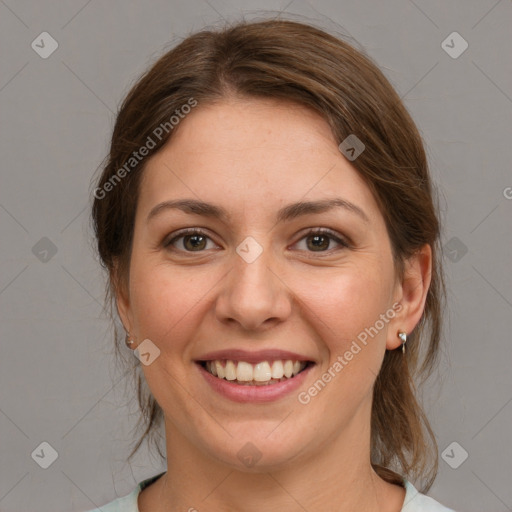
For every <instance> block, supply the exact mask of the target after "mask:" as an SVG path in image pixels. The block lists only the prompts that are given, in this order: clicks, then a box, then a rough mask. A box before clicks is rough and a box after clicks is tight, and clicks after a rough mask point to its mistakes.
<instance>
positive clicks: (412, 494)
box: [87, 473, 455, 512]
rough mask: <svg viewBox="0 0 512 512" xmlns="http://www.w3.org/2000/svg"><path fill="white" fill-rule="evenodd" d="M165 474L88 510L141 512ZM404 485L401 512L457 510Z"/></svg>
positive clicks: (444, 511)
mask: <svg viewBox="0 0 512 512" xmlns="http://www.w3.org/2000/svg"><path fill="white" fill-rule="evenodd" d="M163 474H164V473H160V474H159V475H156V476H153V477H151V478H148V479H146V480H143V481H142V482H140V483H139V485H137V487H136V488H135V489H134V490H133V491H132V492H131V493H130V494H127V495H126V496H123V497H122V498H117V499H116V500H114V501H111V502H110V503H107V504H106V505H103V506H101V507H100V508H95V509H94V510H89V511H87V512H139V508H138V506H137V497H138V496H139V493H140V492H141V491H142V489H144V487H147V486H148V485H149V484H151V483H153V482H154V481H155V480H156V479H157V478H159V477H160V476H162V475H163ZM404 485H405V500H404V504H403V506H402V510H401V511H400V512H455V511H454V510H453V509H451V508H446V507H444V506H443V505H441V504H440V503H438V502H437V501H436V500H434V499H433V498H429V497H428V496H425V495H424V494H421V493H420V492H418V491H417V490H416V488H415V487H414V485H412V484H411V483H410V482H409V481H408V480H405V479H404ZM192 510H193V509H192Z"/></svg>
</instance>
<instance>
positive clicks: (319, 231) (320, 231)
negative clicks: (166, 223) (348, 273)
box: [164, 228, 351, 254]
mask: <svg viewBox="0 0 512 512" xmlns="http://www.w3.org/2000/svg"><path fill="white" fill-rule="evenodd" d="M187 235H200V236H204V237H206V238H208V239H210V240H212V238H211V237H210V236H209V235H208V234H207V233H206V232H204V231H202V230H201V229H197V228H187V229H184V230H182V231H179V232H178V233H177V234H176V236H174V237H173V238H171V239H170V240H168V241H165V242H164V247H165V248H168V249H171V250H173V251H177V252H185V253H190V254H193V253H195V252H204V250H202V251H186V250H181V249H176V248H175V247H172V245H173V244H174V243H175V242H176V240H179V239H180V238H183V237H185V236H187ZM311 235H323V236H328V237H329V238H331V239H332V240H334V241H335V242H336V243H338V244H339V245H341V246H342V248H345V249H348V248H350V247H351V244H350V243H349V242H348V241H346V240H343V239H342V238H340V237H339V236H338V235H337V234H336V232H335V231H332V230H330V229H328V228H310V229H309V230H308V231H307V232H306V233H304V234H303V235H302V237H301V238H300V239H299V240H297V242H295V244H296V243H298V242H300V241H301V240H303V239H304V238H307V237H308V236H311ZM295 244H294V245H295ZM332 250H333V249H328V250H326V251H307V252H309V253H312V254H314V253H316V252H317V253H318V254H326V253H327V254H330V253H331V251H332ZM338 250H339V249H338Z"/></svg>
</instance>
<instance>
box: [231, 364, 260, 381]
mask: <svg viewBox="0 0 512 512" xmlns="http://www.w3.org/2000/svg"><path fill="white" fill-rule="evenodd" d="M229 363H231V364H233V362H232V361H228V362H227V363H226V365H227V364H229ZM233 366H234V364H233ZM252 374H253V370H252V364H249V363H246V362H244V361H240V362H239V363H238V366H237V369H236V379H237V380H241V381H242V382H250V381H251V380H254V378H253V376H252Z"/></svg>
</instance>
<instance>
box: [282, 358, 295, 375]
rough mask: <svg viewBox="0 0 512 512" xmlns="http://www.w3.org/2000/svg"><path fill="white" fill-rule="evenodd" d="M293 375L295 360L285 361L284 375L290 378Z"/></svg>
mask: <svg viewBox="0 0 512 512" xmlns="http://www.w3.org/2000/svg"><path fill="white" fill-rule="evenodd" d="M292 375H293V361H290V360H289V359H288V361H285V363H284V376H285V377H288V378H290V377H291V376H292Z"/></svg>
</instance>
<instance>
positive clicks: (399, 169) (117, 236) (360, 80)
mask: <svg viewBox="0 0 512 512" xmlns="http://www.w3.org/2000/svg"><path fill="white" fill-rule="evenodd" d="M229 95H237V96H240V97H259V98H273V99H277V100H283V101H284V100H286V101H293V102H296V103H298V104H300V105H303V106H306V107H309V108H311V109H313V110H314V111H316V112H317V113H319V114H320V115H321V116H322V117H323V118H324V119H325V120H326V121H327V122H328V123H329V125H330V128H331V130H332V132H333V134H334V136H335V137H336V140H338V141H339V142H341V141H343V140H344V139H345V138H346V137H347V136H348V135H351V134H355V135H356V136H357V137H358V138H359V139H360V140H361V141H363V143H364V144H365V146H366V148H365V150H364V152H363V153H361V154H360V156H359V157H358V158H357V159H356V160H355V161H353V162H352V164H353V166H354V167H355V169H356V170H357V171H358V172H359V174H360V175H361V176H362V178H363V179H364V180H365V182H366V183H367V185H368V186H369V188H370V190H371V191H372V193H373V195H374V197H375V198H376V200H377V202H378V205H379V208H380V210H381V212H382V215H383V216H384V219H385V222H386V227H387V230H388V234H389V237H390V240H391V245H392V249H393V258H394V262H395V268H396V272H397V275H398V276H400V277H401V276H402V275H403V270H404V262H405V259H406V258H407V257H409V256H411V255H413V254H414V253H415V252H416V251H417V250H419V249H420V248H421V247H422V246H423V245H424V244H429V245H430V246H431V248H432V257H433V265H432V274H431V284H430V288H429V290H428V295H427V299H426V304H425V309H424V312H423V316H422V318H421V320H420V322H419V323H418V325H417V326H416V328H415V329H414V330H413V332H412V333H411V334H410V335H409V337H408V341H407V351H406V354H405V356H403V355H402V351H401V350H394V351H386V354H385V356H384V361H383V364H382V368H381V370H380V373H379V375H378V377H377V379H376V382H375V386H374V391H373V407H372V418H371V462H372V465H373V467H374V469H375V471H376V472H377V473H378V474H379V475H380V476H381V477H382V478H384V479H385V480H386V481H388V482H391V483H397V484H400V485H401V484H402V477H401V476H400V474H402V475H404V476H405V477H406V478H409V479H416V480H418V479H423V481H424V482H423V487H422V488H421V490H422V492H426V491H427V490H428V489H429V488H430V487H431V485H432V483H433V482H434V479H435V476H436V474H437V465H438V455H437V444H436V439H435V436H434V434H433V432H432V429H431V427H430V425H429V422H428V420H427V418H426V416H425V414H424V412H423V410H422V408H421V406H420V405H419V403H418V401H417V398H416V388H415V381H416V379H417V378H418V377H420V376H422V377H423V380H425V379H426V378H427V377H428V376H429V375H430V374H431V373H432V371H433V369H434V368H435V363H436V359H437V355H438V349H439V343H440V336H441V324H442V322H441V311H442V302H443V300H444V290H445V287H444V283H443V274H442V266H441V260H440V248H439V235H440V224H439V219H438V216H437V207H436V206H435V205H434V197H433V188H432V184H431V180H430V177H429V171H428V166H427V160H426V155H425V151H424V148H423V144H422V140H421V137H420V135H419V133H418V130H417V128H416V126H415V124H414V122H413V120H412V119H411V117H410V115H409V114H408V112H407V110H406V109H405V107H404V105H403V104H402V102H401V100H400V98H399V96H398V95H397V93H396V92H395V91H394V89H393V87H392V86H391V85H390V83H389V82H388V80H387V79H386V78H385V77H384V75H383V74H382V72H381V71H379V69H378V68H377V66H376V65H375V64H374V63H373V62H372V61H371V60H370V59H369V58H368V57H367V56H365V55H364V53H363V52H362V51H358V50H355V49H354V48H353V47H352V46H351V45H349V44H347V43H346V42H344V41H343V40H342V39H340V38H339V37H335V36H333V35H330V34H328V33H326V32H325V31H323V30H321V29H318V28H315V27H313V26H311V25H309V24H303V23H297V22H294V21H287V20H266V21H260V22H253V23H250V22H238V23H236V24H234V25H232V26H226V27H223V28H221V29H218V30H205V31H202V32H199V33H196V34H193V35H191V36H189V37H187V38H186V39H185V40H184V41H182V42H181V43H180V44H179V45H178V46H176V47H175V48H174V49H172V50H170V51H168V52H167V53H165V54H164V55H163V56H162V57H161V58H159V60H158V61H157V62H156V63H155V64H154V65H153V66H152V67H151V68H150V69H149V70H148V71H147V72H146V73H145V74H144V75H143V76H142V77H141V78H140V79H139V80H138V81H137V83H136V84H135V85H134V87H133V88H132V89H131V91H130V92H129V94H128V95H127V97H126V99H125V100H124V102H123V103H122V105H121V107H120V109H119V113H118V115H117V120H116V124H115V127H114V131H113V135H112V141H111V148H110V154H109V156H108V162H107V163H106V165H105V167H104V169H103V173H102V175H101V177H100V178H99V180H98V183H97V188H96V189H95V192H94V196H95V199H94V204H93V210H92V214H93V222H94V229H95V233H96V237H97V248H98V251H99V256H100V258H101V261H102V264H103V266H104V267H105V268H106V269H107V271H108V273H109V282H108V289H107V299H108V301H109V303H110V305H111V306H112V304H113V299H114V297H115V290H116V289H119V288H122V287H126V285H127V276H128V272H129V262H130V257H131V244H132V238H133V227H134V219H135V212H136V207H137V197H138V191H139V184H140V180H141V176H142V173H143V169H144V163H145V160H141V161H140V162H132V164H133V166H132V167H133V168H132V169H129V168H127V167H126V162H128V161H130V158H133V154H134V152H135V151H137V150H138V149H139V148H141V147H142V146H144V145H148V144H147V141H148V140H149V138H151V139H152V141H153V142H154V143H155V144H154V147H153V148H152V149H151V151H149V155H148V157H149V156H151V155H153V154H155V153H156V152H157V151H158V150H159V149H160V148H161V147H162V146H163V145H164V144H165V143H166V142H167V141H168V140H169V139H170V137H171V136H172V134H173V132H174V131H176V130H175V129H174V127H173V128H171V127H170V124H169V120H170V118H171V116H173V115H175V114H176V113H177V111H180V109H181V108H183V105H186V104H189V105H190V104H191V100H193V101H196V102H197V103H196V104H199V106H200V105H201V104H206V103H212V102H215V101H220V100H222V99H223V98H225V97H226V96H229ZM165 123H167V125H165ZM159 126H167V128H168V130H167V131H165V130H164V131H165V134H164V135H163V136H161V138H160V139H158V137H156V136H155V129H156V128H157V127H159ZM176 128H177V129H179V125H178V126H177V127H176ZM160 131H162V130H160ZM158 133H159V134H160V132H158ZM156 139H158V140H156ZM123 166H124V169H125V171H126V172H124V173H120V172H119V170H120V169H121V168H123ZM116 173H117V177H118V178H120V176H121V174H122V178H120V179H116V180H114V178H116V176H115V175H116ZM108 183H110V186H108ZM107 189H108V193H107V192H106V191H107ZM116 265H117V266H118V267H117V272H116V271H115V268H116V267H115V266H116ZM117 334H118V332H117V330H116V353H117V355H120V354H121V349H120V348H119V345H121V346H124V343H123V341H122V339H121V338H122V337H120V336H117ZM123 334H124V333H123ZM420 363H421V364H420ZM134 376H136V385H137V391H138V393H137V395H138V402H139V406H140V409H141V413H142V414H141V416H140V418H139V422H140V421H143V423H144V424H145V430H144V432H143V434H142V437H141V438H140V439H139V441H138V443H137V444H136V446H135V447H134V449H133V451H132V452H131V454H130V456H129V457H128V460H129V459H130V458H131V457H132V456H133V455H134V454H135V452H136V451H137V450H138V449H139V447H140V445H141V443H142V442H143V440H144V439H145V438H146V437H147V436H149V439H150V440H151V437H152V434H155V430H156V429H157V427H159V426H161V424H162V419H163V413H162V410H161V408H160V406H159V405H158V404H157V403H156V401H155V399H154V398H153V396H152V395H151V393H150V392H149V390H148V388H147V384H146V383H145V379H144V378H143V376H141V370H140V365H134ZM138 425H139V424H138ZM156 446H157V449H158V451H159V453H160V455H161V456H162V457H164V456H163V455H162V453H161V451H160V449H159V447H158V444H156ZM397 472H398V474H397Z"/></svg>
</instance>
